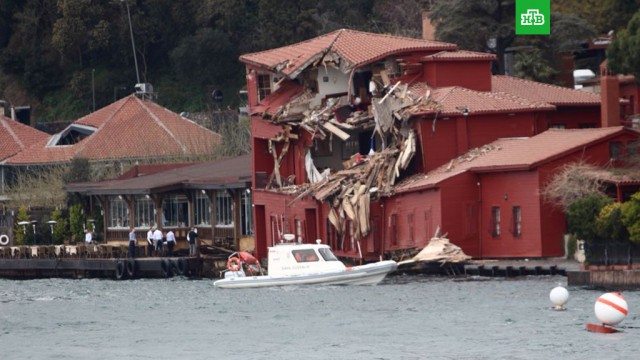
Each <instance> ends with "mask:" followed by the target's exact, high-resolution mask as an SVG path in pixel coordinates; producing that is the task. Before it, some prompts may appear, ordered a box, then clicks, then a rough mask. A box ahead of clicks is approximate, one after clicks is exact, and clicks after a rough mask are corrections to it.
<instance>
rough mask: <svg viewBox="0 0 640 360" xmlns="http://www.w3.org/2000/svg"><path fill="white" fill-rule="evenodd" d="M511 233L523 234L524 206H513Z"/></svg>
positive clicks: (516, 235)
mask: <svg viewBox="0 0 640 360" xmlns="http://www.w3.org/2000/svg"><path fill="white" fill-rule="evenodd" d="M511 233H512V234H513V236H514V237H520V236H522V207H520V206H518V205H515V206H513V207H512V208H511Z"/></svg>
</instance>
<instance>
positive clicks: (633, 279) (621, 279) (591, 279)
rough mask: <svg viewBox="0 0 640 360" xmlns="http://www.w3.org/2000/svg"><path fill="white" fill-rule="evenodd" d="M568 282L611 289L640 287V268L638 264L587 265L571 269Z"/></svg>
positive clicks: (572, 284) (571, 284)
mask: <svg viewBox="0 0 640 360" xmlns="http://www.w3.org/2000/svg"><path fill="white" fill-rule="evenodd" d="M567 284H568V285H569V286H586V287H593V288H603V289H610V290H632V289H634V290H635V289H640V269H638V266H637V265H633V266H624V265H610V266H603V265H601V266H586V267H582V268H581V269H580V270H575V271H569V272H568V273H567Z"/></svg>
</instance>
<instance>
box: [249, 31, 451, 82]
mask: <svg viewBox="0 0 640 360" xmlns="http://www.w3.org/2000/svg"><path fill="white" fill-rule="evenodd" d="M456 48H457V46H456V45H455V44H450V43H444V42H439V41H431V40H421V39H412V38H406V37H401V36H393V35H383V34H373V33H367V32H362V31H356V30H350V29H340V30H336V31H333V32H330V33H328V34H325V35H321V36H318V37H316V38H313V39H310V40H307V41H303V42H300V43H297V44H293V45H289V46H284V47H281V48H277V49H271V50H265V51H260V52H257V53H251V54H245V55H242V56H240V61H242V62H244V63H246V64H250V65H252V66H255V67H259V68H264V69H268V70H270V71H273V72H278V73H280V74H283V75H285V76H287V77H289V78H290V79H293V78H295V77H297V76H298V75H299V74H300V72H301V71H302V70H304V69H305V68H306V67H307V66H309V65H311V64H312V63H313V62H315V61H317V60H321V59H323V58H326V57H327V55H330V56H331V58H332V60H334V61H337V62H338V63H339V66H340V67H341V68H343V69H345V70H346V71H350V70H352V69H355V68H358V67H360V66H362V65H363V64H368V63H371V62H374V61H377V60H380V59H382V58H384V57H386V56H388V55H391V54H393V55H398V54H406V53H412V52H416V51H425V50H426V51H430V52H433V51H441V50H454V49H456Z"/></svg>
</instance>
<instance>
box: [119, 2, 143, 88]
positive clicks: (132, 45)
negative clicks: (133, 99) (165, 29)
mask: <svg viewBox="0 0 640 360" xmlns="http://www.w3.org/2000/svg"><path fill="white" fill-rule="evenodd" d="M120 1H121V2H123V3H124V4H125V5H126V6H127V17H128V18H129V33H130V34H131V47H132V48H133V62H134V63H135V65H136V80H137V82H136V84H139V83H140V74H139V73H138V58H137V56H136V44H135V42H134V41H133V27H132V26H131V12H130V11H129V2H127V0H120Z"/></svg>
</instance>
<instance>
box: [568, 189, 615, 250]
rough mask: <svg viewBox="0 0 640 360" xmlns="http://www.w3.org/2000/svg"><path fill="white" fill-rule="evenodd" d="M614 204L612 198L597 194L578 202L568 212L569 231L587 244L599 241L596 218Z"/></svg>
mask: <svg viewBox="0 0 640 360" xmlns="http://www.w3.org/2000/svg"><path fill="white" fill-rule="evenodd" d="M612 202H613V200H611V199H610V198H607V197H602V196H599V195H596V194H591V195H587V196H585V197H582V198H580V199H578V200H576V201H575V202H574V203H573V204H571V205H570V206H569V209H568V210H567V223H568V227H569V231H570V232H572V233H574V234H576V236H577V237H578V238H579V239H582V240H585V241H587V242H592V241H598V240H600V239H601V238H600V236H598V230H597V226H596V218H597V217H598V214H600V211H601V210H602V208H603V207H605V206H606V205H609V204H611V203H612Z"/></svg>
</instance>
